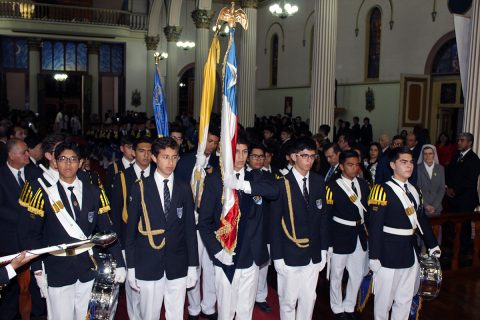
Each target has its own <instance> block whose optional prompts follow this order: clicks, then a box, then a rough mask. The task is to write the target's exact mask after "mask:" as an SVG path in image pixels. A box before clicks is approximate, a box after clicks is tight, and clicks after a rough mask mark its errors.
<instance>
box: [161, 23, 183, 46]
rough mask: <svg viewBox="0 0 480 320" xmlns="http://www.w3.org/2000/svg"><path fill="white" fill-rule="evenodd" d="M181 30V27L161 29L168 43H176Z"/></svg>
mask: <svg viewBox="0 0 480 320" xmlns="http://www.w3.org/2000/svg"><path fill="white" fill-rule="evenodd" d="M182 30H183V27H181V26H166V27H165V28H163V33H165V37H167V41H168V42H177V41H178V40H180V35H181V34H182Z"/></svg>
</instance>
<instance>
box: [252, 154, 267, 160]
mask: <svg viewBox="0 0 480 320" xmlns="http://www.w3.org/2000/svg"><path fill="white" fill-rule="evenodd" d="M250 158H252V159H254V160H263V159H265V156H264V155H260V154H251V155H250Z"/></svg>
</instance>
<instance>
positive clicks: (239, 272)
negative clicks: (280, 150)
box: [198, 137, 278, 320]
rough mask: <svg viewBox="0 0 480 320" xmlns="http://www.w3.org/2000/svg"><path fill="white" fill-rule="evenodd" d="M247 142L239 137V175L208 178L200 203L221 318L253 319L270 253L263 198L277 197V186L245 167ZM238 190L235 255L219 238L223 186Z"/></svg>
mask: <svg viewBox="0 0 480 320" xmlns="http://www.w3.org/2000/svg"><path fill="white" fill-rule="evenodd" d="M247 157H248V142H247V141H246V139H244V138H243V137H239V138H238V139H237V144H236V149H235V161H234V165H233V170H234V174H233V175H232V176H231V177H224V180H223V182H222V176H221V172H220V171H215V172H214V173H213V174H211V175H208V176H207V177H206V178H205V186H204V190H207V192H204V193H203V196H202V202H201V205H200V211H199V218H198V230H199V231H200V235H201V237H202V240H203V243H204V244H205V247H206V249H207V251H208V254H209V255H210V257H211V258H212V260H213V264H214V265H215V289H216V292H217V301H218V303H217V307H218V318H219V319H221V320H232V319H233V318H235V319H237V320H244V319H251V318H252V312H253V307H254V303H255V294H256V289H257V284H258V272H259V266H262V265H264V264H265V263H266V262H267V261H268V251H267V246H266V244H265V241H264V240H263V237H264V234H263V228H262V224H263V212H262V201H263V200H264V199H275V197H276V196H277V195H278V191H277V188H276V186H275V184H273V183H271V182H269V181H268V180H266V179H265V178H264V177H263V176H262V174H261V173H260V172H259V171H258V170H252V171H246V170H245V163H246V161H247ZM224 184H225V187H226V188H231V189H234V190H237V195H238V201H239V204H238V205H239V210H240V217H239V220H238V223H237V225H236V226H235V225H233V228H235V227H236V230H235V229H234V232H235V231H236V232H237V233H236V239H235V243H236V245H234V246H233V247H234V248H233V254H230V253H228V252H227V249H225V248H224V246H223V245H222V243H221V242H220V240H219V238H220V237H219V236H218V235H220V234H221V232H227V233H229V232H228V231H226V230H225V229H226V228H221V225H222V224H221V220H222V219H223V217H222V208H223V204H222V203H223V201H222V195H223V185H224Z"/></svg>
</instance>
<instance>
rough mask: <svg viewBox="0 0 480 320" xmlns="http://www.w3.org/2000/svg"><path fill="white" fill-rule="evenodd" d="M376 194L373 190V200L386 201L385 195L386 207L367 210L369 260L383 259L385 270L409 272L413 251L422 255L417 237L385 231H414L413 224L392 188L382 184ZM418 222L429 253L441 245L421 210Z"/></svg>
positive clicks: (379, 206) (421, 209)
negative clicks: (391, 229) (384, 230)
mask: <svg viewBox="0 0 480 320" xmlns="http://www.w3.org/2000/svg"><path fill="white" fill-rule="evenodd" d="M374 188H375V187H374ZM377 191H378V192H377ZM377 191H376V192H375V193H374V192H373V190H372V194H371V197H370V199H372V197H375V196H377V198H381V199H383V197H382V194H383V192H384V194H385V198H384V199H385V201H386V203H385V204H384V205H378V204H370V206H369V208H368V210H369V223H368V235H369V238H368V250H369V256H370V259H380V262H381V264H382V266H383V267H387V268H392V269H402V268H410V267H411V266H413V263H414V261H415V260H414V259H415V258H414V254H415V252H414V250H415V251H416V252H417V254H418V253H419V248H418V245H417V237H416V236H415V235H411V236H399V235H394V234H390V233H385V232H383V227H384V226H388V227H391V228H397V229H412V224H411V223H410V220H409V219H408V216H407V214H406V213H405V209H404V207H403V205H402V202H401V201H400V199H399V198H398V197H397V195H396V194H395V192H394V191H393V189H392V188H391V187H390V186H389V185H387V184H381V189H378V190H377ZM417 191H418V190H417ZM419 193H420V192H419ZM417 218H418V221H419V223H420V226H421V228H422V230H423V233H424V234H423V239H424V241H425V244H426V246H427V247H428V248H429V249H432V248H434V247H436V246H437V245H438V243H437V240H436V239H435V236H434V234H433V231H432V227H431V225H430V222H429V220H428V218H427V216H426V215H425V213H424V210H423V207H422V206H420V208H419V209H417ZM418 233H419V232H418Z"/></svg>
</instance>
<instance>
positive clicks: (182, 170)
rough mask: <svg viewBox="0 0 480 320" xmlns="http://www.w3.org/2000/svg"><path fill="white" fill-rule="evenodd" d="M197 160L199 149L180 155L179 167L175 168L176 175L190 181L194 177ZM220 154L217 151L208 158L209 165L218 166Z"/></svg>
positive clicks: (214, 167) (215, 167)
mask: <svg viewBox="0 0 480 320" xmlns="http://www.w3.org/2000/svg"><path fill="white" fill-rule="evenodd" d="M196 161H197V150H194V151H192V152H188V153H186V154H184V155H182V156H181V157H180V160H179V161H178V164H177V167H176V168H175V177H176V178H177V179H181V180H183V181H186V182H187V183H190V179H191V178H192V172H193V167H195V162H196ZM218 161H219V160H218V156H217V154H216V153H213V154H211V155H210V158H209V159H208V165H209V166H211V167H212V168H213V169H217V168H218Z"/></svg>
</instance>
